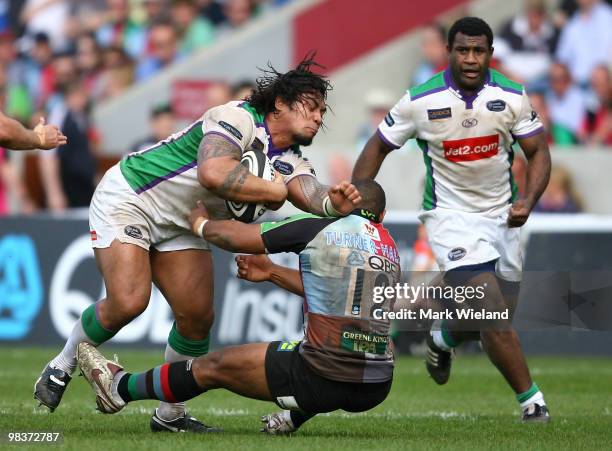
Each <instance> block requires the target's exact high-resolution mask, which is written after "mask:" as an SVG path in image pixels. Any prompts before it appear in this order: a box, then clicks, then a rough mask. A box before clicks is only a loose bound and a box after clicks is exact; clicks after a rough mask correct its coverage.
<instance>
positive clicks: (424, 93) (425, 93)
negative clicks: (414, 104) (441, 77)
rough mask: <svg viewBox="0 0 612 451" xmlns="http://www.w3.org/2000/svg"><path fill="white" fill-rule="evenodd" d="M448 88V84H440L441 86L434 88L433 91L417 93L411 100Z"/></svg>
mask: <svg viewBox="0 0 612 451" xmlns="http://www.w3.org/2000/svg"><path fill="white" fill-rule="evenodd" d="M446 89H447V87H446V86H440V87H439V88H434V89H432V90H431V91H425V92H422V93H420V94H417V95H416V96H414V97H411V98H410V100H416V99H420V98H421V97H426V96H428V95H431V94H435V93H436V92H442V91H446Z"/></svg>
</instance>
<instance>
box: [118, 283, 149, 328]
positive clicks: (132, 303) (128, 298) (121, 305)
mask: <svg viewBox="0 0 612 451" xmlns="http://www.w3.org/2000/svg"><path fill="white" fill-rule="evenodd" d="M150 297H151V290H150V289H132V290H127V291H125V292H122V293H117V294H115V295H113V296H112V298H110V297H109V298H110V299H112V303H113V312H114V313H115V314H116V315H117V316H118V317H121V318H122V319H124V320H126V321H130V320H132V319H134V318H136V317H137V316H138V315H140V314H141V313H142V312H144V311H145V309H146V308H147V305H149V298H150Z"/></svg>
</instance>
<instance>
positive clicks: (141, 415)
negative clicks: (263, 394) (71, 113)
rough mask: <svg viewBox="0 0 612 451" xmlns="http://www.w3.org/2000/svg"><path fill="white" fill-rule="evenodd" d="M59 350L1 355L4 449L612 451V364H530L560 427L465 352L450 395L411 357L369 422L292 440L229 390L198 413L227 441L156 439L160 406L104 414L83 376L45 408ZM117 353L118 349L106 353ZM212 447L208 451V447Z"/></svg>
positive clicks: (348, 417)
mask: <svg viewBox="0 0 612 451" xmlns="http://www.w3.org/2000/svg"><path fill="white" fill-rule="evenodd" d="M54 352H56V350H55V349H51V348H26V347H21V348H8V347H0V362H2V365H0V447H3V448H4V447H7V448H9V449H10V448H14V449H26V448H30V447H31V448H40V446H41V445H25V444H19V445H14V446H7V442H6V434H7V433H8V432H20V431H52V432H61V433H62V435H63V443H62V444H61V445H57V446H53V445H42V446H45V447H48V446H52V447H55V448H57V449H60V448H62V449H75V450H76V449H79V450H82V449H146V450H149V451H153V450H163V451H167V450H168V449H172V448H177V449H199V450H201V449H206V450H217V449H219V450H224V451H229V450H234V449H240V450H247V449H253V450H266V451H269V450H277V449H279V450H293V449H295V450H312V449H319V450H326V449H335V450H345V449H346V450H360V449H364V450H365V449H367V450H378V449H380V450H386V451H389V450H394V449H423V448H429V449H432V448H433V449H510V448H514V449H523V448H531V449H556V450H558V449H567V448H572V449H576V448H591V449H592V448H596V447H600V448H608V447H609V444H610V442H611V441H612V432H611V430H612V429H611V428H610V425H611V424H612V384H611V383H610V381H611V380H612V360H611V359H597V358H579V359H576V358H558V357H555V358H552V357H550V358H547V357H539V358H530V359H529V363H530V367H531V369H532V373H533V375H534V379H535V381H536V382H537V383H538V385H539V386H540V388H541V389H542V390H543V392H544V395H545V397H546V401H547V403H548V405H549V407H550V409H551V413H552V415H553V421H552V423H550V424H548V425H523V424H521V423H520V422H519V410H518V405H517V403H516V401H515V399H514V395H513V393H512V392H511V390H510V388H509V387H508V386H507V385H506V384H505V382H504V381H503V379H502V377H501V376H500V375H499V374H498V373H497V371H496V370H495V369H494V368H493V366H492V365H491V364H490V363H489V362H488V360H487V359H486V358H485V357H484V356H469V357H468V356H460V357H459V358H457V360H455V362H454V367H453V373H452V376H451V380H450V381H449V383H448V384H447V385H446V386H443V387H439V386H437V385H436V384H435V383H434V382H433V381H432V380H431V379H429V378H428V376H427V374H426V371H425V368H424V365H423V362H422V361H421V359H419V358H409V357H402V358H400V359H399V360H398V362H397V364H396V369H395V378H394V383H393V389H392V391H391V393H390V395H389V397H388V398H387V400H386V401H385V402H384V403H383V404H382V405H380V406H378V407H377V408H376V409H374V410H372V411H370V412H367V413H363V414H347V413H344V412H337V413H333V414H328V415H321V416H318V417H317V418H314V419H313V420H311V421H309V422H308V423H306V424H305V425H304V427H303V428H302V429H301V430H300V431H299V432H298V433H296V434H294V435H293V436H292V437H269V436H265V435H264V434H261V433H260V432H259V427H260V425H259V417H260V416H261V415H263V414H266V413H270V412H273V411H275V410H278V408H277V407H276V406H275V405H273V404H271V403H266V402H261V401H252V400H247V399H245V398H241V397H239V396H238V395H234V394H232V393H230V392H227V391H224V390H216V391H211V392H209V393H205V394H204V395H202V396H200V397H199V398H197V399H195V400H192V401H189V403H188V407H189V411H190V413H191V414H193V415H194V416H196V417H198V418H200V419H202V420H204V421H205V422H206V423H207V424H211V425H215V426H221V427H223V428H224V429H225V432H224V433H222V434H209V435H205V436H202V435H191V434H152V433H151V432H150V431H149V426H148V423H149V417H150V414H151V412H152V410H153V409H154V407H155V406H156V402H154V401H147V402H137V403H133V404H130V405H129V406H128V407H127V408H126V409H124V411H122V412H121V413H120V414H117V415H102V414H99V413H98V412H96V411H95V402H94V397H93V392H92V391H91V390H90V388H89V386H88V385H87V383H86V381H85V380H84V379H82V378H79V377H75V379H74V380H73V381H72V382H71V384H70V387H69V389H68V391H67V392H66V395H65V396H64V399H63V401H62V404H61V405H60V407H59V408H58V409H57V410H56V412H55V413H53V414H49V413H47V412H46V410H43V409H37V408H35V402H34V399H33V398H32V386H33V384H34V381H35V380H36V378H37V377H38V374H39V372H40V370H41V369H42V366H43V365H44V363H45V362H47V361H48V360H49V359H50V357H51V356H52V354H53V353H54ZM105 353H106V355H107V356H110V355H112V353H113V350H110V349H109V348H108V347H106V348H105ZM118 354H119V357H120V359H121V360H120V361H121V362H122V364H124V365H125V366H126V367H127V369H129V370H131V371H141V370H144V369H147V368H149V367H151V366H154V365H156V364H159V363H160V362H161V356H162V352H161V351H160V352H159V353H155V352H149V351H145V352H143V351H123V350H119V351H118ZM203 447H205V448H203Z"/></svg>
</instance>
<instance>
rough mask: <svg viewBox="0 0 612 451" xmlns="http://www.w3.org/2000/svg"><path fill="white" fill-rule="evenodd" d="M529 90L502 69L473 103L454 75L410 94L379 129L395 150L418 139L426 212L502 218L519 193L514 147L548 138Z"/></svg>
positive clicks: (439, 76) (491, 75)
mask: <svg viewBox="0 0 612 451" xmlns="http://www.w3.org/2000/svg"><path fill="white" fill-rule="evenodd" d="M543 130H544V129H543V127H542V123H541V122H540V119H539V118H538V116H537V114H536V113H535V112H534V111H533V109H532V108H531V105H530V103H529V98H528V97H527V94H526V93H525V89H524V88H523V86H521V85H520V84H518V83H515V82H513V81H511V80H509V79H508V78H506V77H504V76H503V75H502V74H500V73H499V72H497V71H495V70H492V69H491V70H490V71H489V73H488V74H487V77H486V81H485V85H484V87H483V88H482V89H481V90H480V91H479V92H478V93H477V94H476V95H474V96H471V97H468V96H466V95H464V94H463V93H462V92H461V91H460V89H459V88H458V87H457V86H456V85H454V82H453V80H452V77H451V75H450V72H449V70H448V69H447V70H445V71H443V72H440V73H438V74H436V75H434V76H433V77H432V78H431V79H430V80H429V81H427V82H426V83H424V84H422V85H419V86H416V87H414V88H411V89H410V90H409V91H408V92H407V93H406V95H405V96H404V97H402V99H400V101H399V102H398V103H397V104H396V105H395V106H394V107H393V108H392V109H391V111H390V112H389V114H388V115H387V116H386V117H385V119H384V120H383V121H382V122H381V123H380V125H379V127H378V134H379V136H380V137H381V139H382V140H383V141H384V142H385V143H386V144H387V145H389V146H390V147H392V148H399V147H401V146H402V145H403V144H404V143H405V142H406V141H407V140H408V139H410V138H416V140H417V142H418V144H419V147H420V148H421V150H422V151H423V158H424V160H425V166H426V171H427V176H426V181H425V190H424V195H423V204H422V208H423V209H424V210H432V209H434V208H436V207H440V208H446V209H453V210H460V211H465V212H475V213H485V214H492V215H495V214H497V212H499V211H500V210H502V209H504V208H507V205H508V204H509V203H511V202H512V201H513V200H514V199H515V196H516V194H517V188H516V185H515V183H514V180H513V177H512V171H511V166H512V160H513V152H512V148H511V146H512V143H513V142H514V140H515V139H517V138H526V137H529V136H532V135H535V134H537V133H541V132H542V131H543Z"/></svg>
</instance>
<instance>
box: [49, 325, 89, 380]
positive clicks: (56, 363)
mask: <svg viewBox="0 0 612 451" xmlns="http://www.w3.org/2000/svg"><path fill="white" fill-rule="evenodd" d="M82 341H86V342H87V343H91V344H93V345H94V346H97V343H93V342H92V341H91V339H90V338H89V337H88V336H87V334H86V333H85V331H84V330H83V326H82V325H81V318H80V317H79V320H78V321H77V323H76V324H75V325H74V327H73V328H72V332H70V336H69V337H68V341H66V344H65V345H64V349H62V352H60V353H59V354H58V355H57V356H55V358H54V359H53V360H51V361H50V362H49V365H50V366H51V367H52V368H57V369H59V370H62V371H65V372H66V373H68V374H70V375H71V374H72V373H74V370H75V369H76V366H77V360H76V351H77V346H78V345H79V343H81V342H82Z"/></svg>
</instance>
